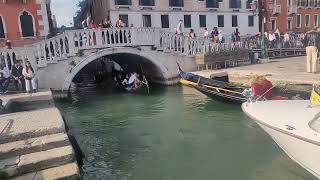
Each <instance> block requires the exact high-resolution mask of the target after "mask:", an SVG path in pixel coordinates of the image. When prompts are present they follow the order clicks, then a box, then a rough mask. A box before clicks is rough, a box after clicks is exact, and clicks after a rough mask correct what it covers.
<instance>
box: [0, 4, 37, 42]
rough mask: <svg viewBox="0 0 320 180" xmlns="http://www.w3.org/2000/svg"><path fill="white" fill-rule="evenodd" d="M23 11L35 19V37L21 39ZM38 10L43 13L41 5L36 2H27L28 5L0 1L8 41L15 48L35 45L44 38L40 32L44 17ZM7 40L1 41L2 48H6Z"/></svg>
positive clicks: (0, 11)
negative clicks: (20, 25) (40, 23)
mask: <svg viewBox="0 0 320 180" xmlns="http://www.w3.org/2000/svg"><path fill="white" fill-rule="evenodd" d="M23 10H26V11H27V12H28V13H30V14H31V15H32V16H33V18H34V22H33V23H34V27H35V37H32V38H25V39H23V38H21V32H20V28H19V15H20V13H21V12H22V11H23ZM38 10H39V11H41V5H40V4H37V1H36V0H27V1H26V3H23V2H22V0H9V1H8V0H7V1H0V16H1V17H2V20H3V21H4V26H5V27H4V28H5V32H6V39H9V40H11V42H12V45H13V46H22V45H26V44H30V43H34V42H36V41H39V40H40V39H42V38H43V37H41V36H40V30H41V29H43V27H40V25H39V21H40V20H42V17H41V15H38ZM6 39H0V47H3V46H4V44H5V41H6Z"/></svg>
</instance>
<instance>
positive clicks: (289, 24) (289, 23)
mask: <svg viewBox="0 0 320 180" xmlns="http://www.w3.org/2000/svg"><path fill="white" fill-rule="evenodd" d="M287 29H288V31H291V30H292V21H291V19H288V21H287Z"/></svg>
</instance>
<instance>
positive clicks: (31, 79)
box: [22, 61, 37, 93]
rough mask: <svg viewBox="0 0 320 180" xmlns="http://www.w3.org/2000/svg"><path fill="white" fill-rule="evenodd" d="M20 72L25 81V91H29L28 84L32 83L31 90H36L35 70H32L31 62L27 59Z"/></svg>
mask: <svg viewBox="0 0 320 180" xmlns="http://www.w3.org/2000/svg"><path fill="white" fill-rule="evenodd" d="M22 74H23V76H24V79H25V82H26V91H27V93H30V92H31V87H30V85H32V90H33V92H34V93H35V92H36V90H37V84H36V78H35V72H34V70H33V68H32V66H31V63H30V62H29V61H27V63H26V67H24V68H23V70H22Z"/></svg>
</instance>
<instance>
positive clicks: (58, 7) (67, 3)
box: [51, 0, 79, 27]
mask: <svg viewBox="0 0 320 180" xmlns="http://www.w3.org/2000/svg"><path fill="white" fill-rule="evenodd" d="M78 1H79V0H52V1H51V9H52V13H53V14H54V15H55V16H56V19H57V24H58V27H60V26H61V25H65V26H70V23H73V17H74V16H75V13H76V11H77V10H78V9H79V8H78V6H77V4H78Z"/></svg>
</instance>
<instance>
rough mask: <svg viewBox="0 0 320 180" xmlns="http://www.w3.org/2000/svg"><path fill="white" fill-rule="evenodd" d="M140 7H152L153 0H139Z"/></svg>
mask: <svg viewBox="0 0 320 180" xmlns="http://www.w3.org/2000/svg"><path fill="white" fill-rule="evenodd" d="M140 6H154V0H140Z"/></svg>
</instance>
